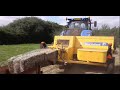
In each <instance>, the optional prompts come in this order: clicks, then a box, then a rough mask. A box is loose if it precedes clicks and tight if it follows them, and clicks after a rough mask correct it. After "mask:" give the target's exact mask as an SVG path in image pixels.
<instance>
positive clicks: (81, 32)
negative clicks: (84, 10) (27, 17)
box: [48, 17, 115, 73]
mask: <svg viewBox="0 0 120 90" xmlns="http://www.w3.org/2000/svg"><path fill="white" fill-rule="evenodd" d="M66 20H68V22H67V25H66V27H67V29H66V30H64V31H62V32H61V33H60V35H59V36H55V37H54V43H53V45H50V46H48V48H51V49H57V50H58V56H57V57H58V60H57V61H56V62H63V63H64V65H66V63H74V64H87V65H96V66H104V67H106V71H107V73H113V72H114V63H115V57H113V55H112V54H113V51H114V36H94V35H93V33H92V29H91V25H92V24H94V27H96V26H97V22H96V21H94V23H93V22H92V21H91V19H90V17H88V18H73V19H67V18H66ZM54 62H55V61H54ZM56 62H55V63H56ZM55 63H54V64H55Z"/></svg>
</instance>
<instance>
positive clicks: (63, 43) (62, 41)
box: [57, 40, 69, 46]
mask: <svg viewBox="0 0 120 90" xmlns="http://www.w3.org/2000/svg"><path fill="white" fill-rule="evenodd" d="M57 44H58V45H60V44H62V45H66V46H68V45H69V40H57Z"/></svg>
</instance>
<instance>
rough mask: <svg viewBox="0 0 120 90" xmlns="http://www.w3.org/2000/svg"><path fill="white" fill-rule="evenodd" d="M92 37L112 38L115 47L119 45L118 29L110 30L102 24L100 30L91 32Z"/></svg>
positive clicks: (119, 33)
mask: <svg viewBox="0 0 120 90" xmlns="http://www.w3.org/2000/svg"><path fill="white" fill-rule="evenodd" d="M93 35H94V36H114V38H115V40H114V42H115V45H116V46H118V45H120V27H113V28H110V27H109V25H107V24H103V25H102V26H101V28H100V29H94V30H93Z"/></svg>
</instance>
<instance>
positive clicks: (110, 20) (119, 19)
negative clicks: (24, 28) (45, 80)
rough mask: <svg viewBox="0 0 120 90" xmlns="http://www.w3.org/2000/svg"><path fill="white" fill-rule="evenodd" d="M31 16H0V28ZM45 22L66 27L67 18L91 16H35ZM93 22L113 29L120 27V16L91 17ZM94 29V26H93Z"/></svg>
mask: <svg viewBox="0 0 120 90" xmlns="http://www.w3.org/2000/svg"><path fill="white" fill-rule="evenodd" d="M24 17H30V16H0V26H5V25H7V24H9V23H10V22H13V21H14V20H16V19H19V18H24ZM35 17H38V18H41V19H43V20H45V21H52V22H55V23H58V24H60V25H66V24H67V22H66V17H67V18H84V17H89V16H35ZM90 17H91V19H92V21H97V26H98V28H100V27H101V25H103V24H108V25H109V26H110V27H111V28H112V27H115V26H116V27H117V26H120V16H90ZM92 27H93V26H92Z"/></svg>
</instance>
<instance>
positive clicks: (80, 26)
mask: <svg viewBox="0 0 120 90" xmlns="http://www.w3.org/2000/svg"><path fill="white" fill-rule="evenodd" d="M69 28H70V29H75V28H77V29H86V24H85V23H82V22H71V24H70V25H69Z"/></svg>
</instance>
